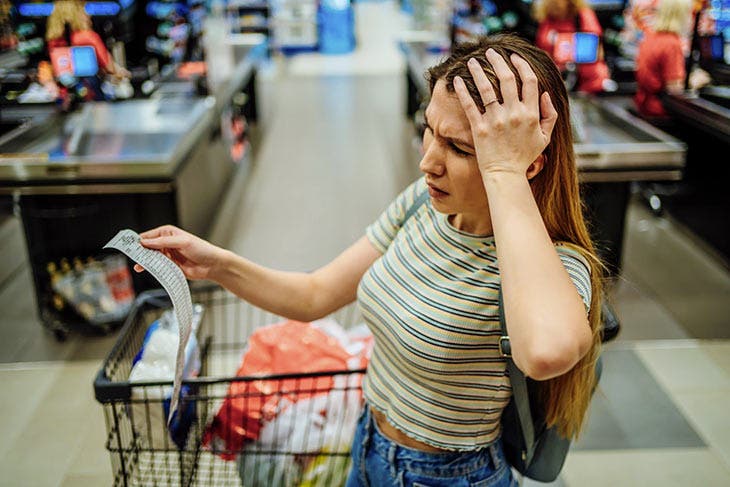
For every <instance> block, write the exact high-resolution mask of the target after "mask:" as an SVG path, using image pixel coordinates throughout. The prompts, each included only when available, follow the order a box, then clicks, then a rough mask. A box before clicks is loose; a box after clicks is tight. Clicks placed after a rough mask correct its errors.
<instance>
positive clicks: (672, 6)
mask: <svg viewBox="0 0 730 487" xmlns="http://www.w3.org/2000/svg"><path fill="white" fill-rule="evenodd" d="M691 11H692V0H659V6H658V7H657V12H656V16H655V17H654V32H672V33H674V34H677V35H682V34H683V33H684V31H685V30H686V29H687V26H688V24H689V22H690V19H691V18H692V17H691V15H690V14H691Z"/></svg>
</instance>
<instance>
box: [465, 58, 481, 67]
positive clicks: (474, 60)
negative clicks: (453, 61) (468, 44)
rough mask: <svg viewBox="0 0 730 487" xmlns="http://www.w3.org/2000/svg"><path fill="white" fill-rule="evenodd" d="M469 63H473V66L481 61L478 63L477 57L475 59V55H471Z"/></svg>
mask: <svg viewBox="0 0 730 487" xmlns="http://www.w3.org/2000/svg"><path fill="white" fill-rule="evenodd" d="M468 63H469V64H471V65H472V66H473V65H475V64H479V63H477V60H476V59H474V58H473V57H470V58H469V61H468Z"/></svg>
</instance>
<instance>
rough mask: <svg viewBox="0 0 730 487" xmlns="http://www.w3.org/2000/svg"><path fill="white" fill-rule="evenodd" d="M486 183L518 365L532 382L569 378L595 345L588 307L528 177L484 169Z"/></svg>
mask: <svg viewBox="0 0 730 487" xmlns="http://www.w3.org/2000/svg"><path fill="white" fill-rule="evenodd" d="M482 180H483V182H484V187H485V188H486V190H487V194H488V195H489V211H490V214H491V217H492V225H493V228H494V235H495V241H496V242H497V257H498V259H499V268H500V274H501V277H502V290H503V293H504V303H505V316H506V319H507V328H508V331H509V336H510V344H511V345H512V351H513V352H512V353H513V357H514V360H515V363H516V364H517V366H518V367H520V369H521V370H522V371H523V372H525V374H526V375H527V376H529V377H532V378H533V379H538V380H544V379H549V378H552V377H555V376H558V375H561V374H564V373H565V372H567V371H569V370H570V369H571V368H572V367H573V366H574V365H575V364H576V363H577V362H578V360H580V358H581V357H583V355H585V353H586V352H587V351H588V349H589V347H590V343H591V332H590V328H589V326H588V320H587V316H586V311H585V305H584V304H583V301H582V300H581V298H580V295H579V294H578V292H577V290H576V288H575V285H574V284H573V282H572V281H571V279H570V277H569V276H568V273H567V271H566V270H565V267H564V265H563V263H562V262H561V260H560V257H558V253H557V251H556V250H555V245H554V243H553V242H552V240H551V239H550V237H549V235H548V233H547V230H546V229H545V225H544V223H543V221H542V217H541V215H540V212H539V210H538V208H537V205H536V204H535V199H534V197H533V195H532V191H531V189H530V185H529V182H528V180H527V177H525V175H519V174H515V173H506V172H490V171H485V172H483V173H482Z"/></svg>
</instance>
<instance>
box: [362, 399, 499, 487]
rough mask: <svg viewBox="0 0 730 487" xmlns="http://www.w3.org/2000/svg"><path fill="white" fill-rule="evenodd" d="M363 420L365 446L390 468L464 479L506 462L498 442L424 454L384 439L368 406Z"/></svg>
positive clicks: (497, 468)
mask: <svg viewBox="0 0 730 487" xmlns="http://www.w3.org/2000/svg"><path fill="white" fill-rule="evenodd" d="M363 414H364V417H363V419H362V420H363V421H364V422H365V425H364V426H365V433H366V438H365V439H364V443H366V445H363V446H366V448H365V449H366V450H367V446H369V447H370V448H371V449H372V451H374V452H375V453H376V454H377V455H379V456H381V457H382V458H384V459H386V460H387V461H388V462H389V463H390V464H391V465H393V467H397V468H399V467H403V468H405V469H406V470H409V471H412V472H416V473H420V474H423V475H442V476H443V475H448V476H454V477H459V476H465V475H469V474H470V473H472V472H474V471H476V470H479V469H481V468H483V467H485V466H487V465H488V464H490V463H491V466H492V469H493V470H495V471H496V470H499V469H500V468H501V467H502V465H503V464H504V463H505V461H506V460H505V458H504V453H503V451H502V444H501V441H500V440H497V441H495V442H494V443H492V444H491V445H489V446H485V447H484V448H481V449H479V450H474V451H454V452H443V453H436V452H424V451H420V450H416V449H413V448H409V447H406V446H402V445H400V444H398V443H396V442H394V441H393V440H391V439H389V438H387V437H386V436H385V435H383V433H382V432H381V431H380V429H379V428H378V425H377V423H376V421H375V417H374V416H373V415H372V413H371V411H370V408H369V406H368V405H367V404H366V405H365V411H364V413H363Z"/></svg>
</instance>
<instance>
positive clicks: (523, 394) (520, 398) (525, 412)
mask: <svg viewBox="0 0 730 487" xmlns="http://www.w3.org/2000/svg"><path fill="white" fill-rule="evenodd" d="M499 324H500V326H501V327H502V335H503V336H502V338H501V339H500V349H501V350H505V349H508V347H507V346H505V344H504V343H503V342H507V345H508V344H509V336H508V335H507V320H506V319H505V317H504V300H503V298H502V287H501V286H500V287H499ZM509 349H511V347H509ZM506 357H507V370H508V371H509V380H510V383H511V384H512V395H513V396H514V401H515V406H516V407H517V416H518V418H519V420H520V429H521V430H522V437H523V438H524V440H525V448H526V451H525V452H523V460H524V461H525V465H529V464H530V462H531V461H532V455H533V454H534V453H535V427H534V426H533V424H532V413H531V412H530V397H529V395H528V392H527V379H526V378H525V374H523V373H522V371H521V370H520V369H518V368H517V365H515V362H514V360H512V355H506Z"/></svg>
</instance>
